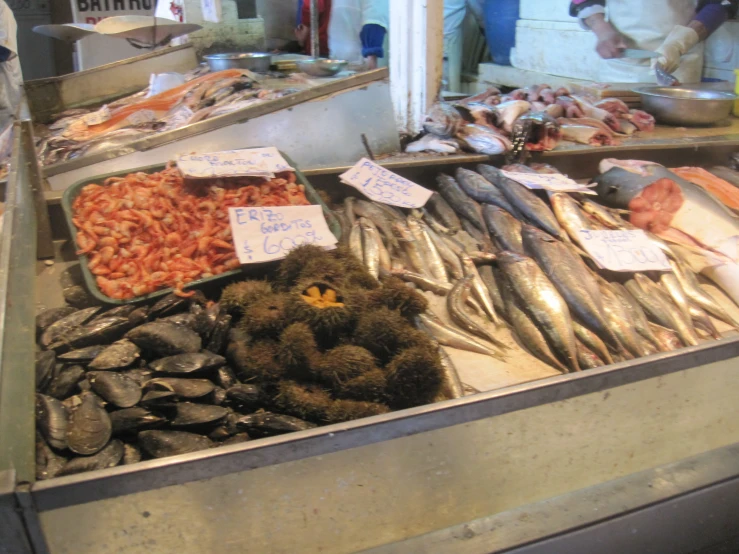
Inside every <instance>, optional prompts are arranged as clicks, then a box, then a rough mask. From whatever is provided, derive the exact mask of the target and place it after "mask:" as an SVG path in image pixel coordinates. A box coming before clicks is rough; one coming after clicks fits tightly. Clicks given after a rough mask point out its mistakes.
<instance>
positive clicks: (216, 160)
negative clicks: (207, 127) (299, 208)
mask: <svg viewBox="0 0 739 554" xmlns="http://www.w3.org/2000/svg"><path fill="white" fill-rule="evenodd" d="M177 167H178V168H179V169H180V171H181V172H182V174H183V175H184V176H185V177H191V178H194V179H207V178H211V177H249V176H251V177H265V178H272V177H274V175H275V173H280V172H281V171H295V169H294V168H292V167H290V164H289V163H287V161H285V158H283V157H282V156H281V155H280V152H279V151H278V150H277V148H274V147H268V148H246V149H244V150H226V151H223V152H211V153H209V154H182V155H180V156H179V157H178V158H177Z"/></svg>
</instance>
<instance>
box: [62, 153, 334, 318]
mask: <svg viewBox="0 0 739 554" xmlns="http://www.w3.org/2000/svg"><path fill="white" fill-rule="evenodd" d="M280 154H282V157H283V158H285V160H286V161H287V163H288V164H290V165H291V166H292V167H294V168H295V176H296V179H297V181H298V182H299V183H300V184H302V185H303V186H304V187H305V197H306V198H307V199H308V201H309V202H310V203H311V204H317V205H319V206H321V208H322V209H323V214H324V216H325V218H326V222H327V223H328V226H329V229H331V232H332V233H333V234H334V235H335V236H336V237H337V238H340V237H341V226H340V225H339V223H338V221H336V218H335V216H334V215H333V214H332V213H331V211H330V210H329V209H328V207H327V206H326V204H324V202H323V200H322V199H321V197H320V196H319V195H318V193H317V192H316V190H315V189H314V188H313V186H312V185H311V184H310V182H309V181H308V179H306V177H305V175H303V173H302V172H301V171H300V169H298V168H297V166H296V165H295V163H294V162H293V161H292V160H291V159H290V158H289V157H288V156H287V155H285V154H284V153H283V152H280ZM165 167H166V166H165V164H156V165H150V166H146V167H137V168H132V169H127V170H125V171H117V172H115V173H108V174H105V175H98V176H95V177H91V178H89V179H83V180H82V181H79V182H77V183H75V184H74V185H72V186H70V187H69V188H68V189H66V190H65V191H64V195H63V196H62V209H63V211H64V217H65V220H66V222H67V227H68V229H69V233H70V236H71V237H72V240H75V239H74V237H75V236H76V235H77V228H76V227H75V225H74V222H73V221H72V219H73V217H74V214H73V210H72V204H73V202H74V200H75V198H77V196H79V194H80V193H81V192H82V189H83V188H84V187H85V186H86V185H89V184H93V183H102V182H104V181H105V180H106V179H109V178H110V177H122V176H124V175H128V174H131V173H138V172H143V173H155V172H157V171H161V170H163V169H164V168H165ZM78 258H79V260H80V267H81V269H82V276H83V277H84V280H85V285H86V286H87V289H88V290H89V291H90V294H92V295H93V296H94V297H95V298H96V299H97V300H99V301H100V302H103V303H105V304H130V303H140V302H144V301H147V300H151V299H153V298H158V297H161V296H164V295H166V294H169V293H170V292H172V290H173V289H172V288H171V287H168V288H163V289H160V290H157V291H155V292H152V293H150V294H146V295H141V296H135V297H133V298H128V299H125V300H118V299H114V298H111V297H109V296H107V295H106V294H104V293H103V291H102V290H100V287H99V286H98V284H97V282H96V279H95V275H93V273H92V271H91V268H90V262H89V260H88V256H87V255H86V254H80V255H78ZM241 271H242V270H241V269H234V270H231V271H226V272H224V273H221V274H219V275H215V276H212V277H205V278H202V279H197V280H195V281H191V282H190V283H188V284H187V285H186V286H187V288H188V289H194V288H199V287H203V286H205V285H209V284H213V283H217V282H219V281H226V280H228V279H229V278H231V277H233V276H234V275H238V274H239V273H241Z"/></svg>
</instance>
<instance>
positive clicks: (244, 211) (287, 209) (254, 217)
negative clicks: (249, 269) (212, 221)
mask: <svg viewBox="0 0 739 554" xmlns="http://www.w3.org/2000/svg"><path fill="white" fill-rule="evenodd" d="M228 217H229V220H230V221H231V232H232V234H233V241H234V246H235V248H236V255H237V256H238V257H239V261H240V262H241V263H242V264H254V263H259V262H269V261H272V260H281V259H282V258H284V257H285V256H287V254H288V253H289V252H290V250H292V249H293V248H295V247H296V246H300V245H301V244H315V245H316V246H323V247H325V248H327V249H333V248H334V245H335V244H336V243H337V242H338V241H337V240H336V237H335V236H334V234H333V233H332V232H331V230H330V229H329V228H328V225H327V224H326V219H325V218H324V217H323V210H322V208H321V206H280V207H273V208H229V209H228Z"/></svg>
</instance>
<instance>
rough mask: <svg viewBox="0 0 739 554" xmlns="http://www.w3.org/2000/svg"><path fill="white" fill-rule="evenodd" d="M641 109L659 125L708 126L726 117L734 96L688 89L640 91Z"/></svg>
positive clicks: (635, 90) (706, 90) (715, 91)
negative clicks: (650, 115)
mask: <svg viewBox="0 0 739 554" xmlns="http://www.w3.org/2000/svg"><path fill="white" fill-rule="evenodd" d="M634 92H636V93H639V95H641V101H642V108H643V109H644V111H646V112H649V113H650V114H652V115H653V116H654V117H655V118H656V119H657V121H659V122H660V123H667V124H669V125H691V126H700V125H711V124H713V123H717V122H719V121H721V120H722V119H726V118H727V117H729V114H730V113H731V108H732V106H733V105H734V100H736V99H737V96H736V94H733V93H731V92H722V91H719V90H710V89H704V88H690V87H640V88H637V89H634Z"/></svg>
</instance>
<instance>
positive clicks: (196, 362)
mask: <svg viewBox="0 0 739 554" xmlns="http://www.w3.org/2000/svg"><path fill="white" fill-rule="evenodd" d="M225 363H226V359H225V358H224V357H223V356H218V355H217V354H212V353H211V352H207V351H205V352H195V353H191V354H178V355H176V356H169V357H167V358H161V359H159V360H155V361H153V362H151V363H150V364H149V367H150V368H151V369H153V370H154V371H158V372H161V373H172V374H192V373H196V372H207V371H211V370H213V369H217V368H219V367H221V366H222V365H225Z"/></svg>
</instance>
